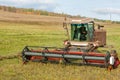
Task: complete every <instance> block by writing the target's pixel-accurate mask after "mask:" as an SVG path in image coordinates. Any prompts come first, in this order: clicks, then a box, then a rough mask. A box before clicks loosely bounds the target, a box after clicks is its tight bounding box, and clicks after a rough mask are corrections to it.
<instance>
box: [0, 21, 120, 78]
mask: <svg viewBox="0 0 120 80" xmlns="http://www.w3.org/2000/svg"><path fill="white" fill-rule="evenodd" d="M0 24H1V26H0V55H1V56H6V55H12V54H18V53H20V52H21V51H22V49H23V48H24V46H26V45H31V46H32V45H35V46H57V47H62V46H63V40H65V39H66V38H67V37H66V36H65V35H64V34H65V32H64V29H63V28H62V24H61V25H60V24H59V25H53V24H52V25H49V24H47V25H40V24H25V23H9V22H0ZM119 26H120V25H118V24H111V25H105V29H106V30H107V44H108V45H113V46H114V48H113V49H116V50H117V52H118V55H119V56H120V45H119V41H120V36H119V35H120V27H119ZM119 72H120V66H119V67H118V68H117V69H115V70H112V72H108V71H107V70H106V69H105V68H100V67H95V66H78V65H70V64H68V65H65V64H51V63H47V64H45V63H34V62H29V63H28V64H26V65H23V64H22V59H21V58H16V59H5V60H1V61H0V80H119V79H120V74H119Z"/></svg>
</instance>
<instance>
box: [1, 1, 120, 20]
mask: <svg viewBox="0 0 120 80" xmlns="http://www.w3.org/2000/svg"><path fill="white" fill-rule="evenodd" d="M0 5H7V6H14V7H20V8H34V9H42V10H47V11H52V12H58V13H67V14H71V15H81V16H86V17H92V18H98V19H108V20H109V19H110V14H111V20H117V21H120V0H0Z"/></svg>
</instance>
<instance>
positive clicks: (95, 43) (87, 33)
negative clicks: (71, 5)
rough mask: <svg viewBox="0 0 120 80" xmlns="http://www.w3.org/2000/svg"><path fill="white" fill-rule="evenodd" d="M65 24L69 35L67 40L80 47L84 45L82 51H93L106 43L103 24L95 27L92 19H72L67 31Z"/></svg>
mask: <svg viewBox="0 0 120 80" xmlns="http://www.w3.org/2000/svg"><path fill="white" fill-rule="evenodd" d="M65 26H66V28H65V29H66V30H67V33H68V36H70V38H69V40H68V41H67V42H68V43H69V44H70V45H71V46H76V47H81V49H82V48H83V47H85V48H84V51H94V50H95V49H97V48H98V47H102V46H105V45H106V31H105V30H104V29H103V27H104V26H101V25H98V27H97V28H96V27H95V23H94V21H93V20H85V21H82V20H72V21H71V22H70V31H69V32H68V28H67V25H65ZM65 26H64V27H65ZM69 33H70V35H69ZM98 35H99V36H98ZM67 42H65V43H67ZM65 46H66V44H65Z"/></svg>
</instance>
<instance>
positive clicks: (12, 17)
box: [0, 10, 64, 23]
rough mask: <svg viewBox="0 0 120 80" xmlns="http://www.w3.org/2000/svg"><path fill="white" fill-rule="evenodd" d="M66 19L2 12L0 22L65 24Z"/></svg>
mask: <svg viewBox="0 0 120 80" xmlns="http://www.w3.org/2000/svg"><path fill="white" fill-rule="evenodd" d="M63 20H64V17H56V16H44V15H34V14H33V15H29V14H20V13H12V12H7V11H2V10H0V21H17V22H24V21H25V22H54V23H55V22H63Z"/></svg>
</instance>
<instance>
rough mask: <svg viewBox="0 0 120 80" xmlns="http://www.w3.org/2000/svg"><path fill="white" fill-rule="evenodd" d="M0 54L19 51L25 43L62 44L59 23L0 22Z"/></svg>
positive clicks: (36, 44)
mask: <svg viewBox="0 0 120 80" xmlns="http://www.w3.org/2000/svg"><path fill="white" fill-rule="evenodd" d="M0 24H1V25H2V26H1V27H0V36H1V39H0V55H7V54H16V53H19V52H20V51H21V50H22V49H23V48H24V46H26V45H31V46H32V45H35V46H56V43H57V46H62V41H63V40H64V39H65V35H64V29H62V26H60V25H57V26H55V25H52V26H49V25H47V26H46V25H35V24H33V25H28V24H19V23H11V24H9V23H5V22H0Z"/></svg>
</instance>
